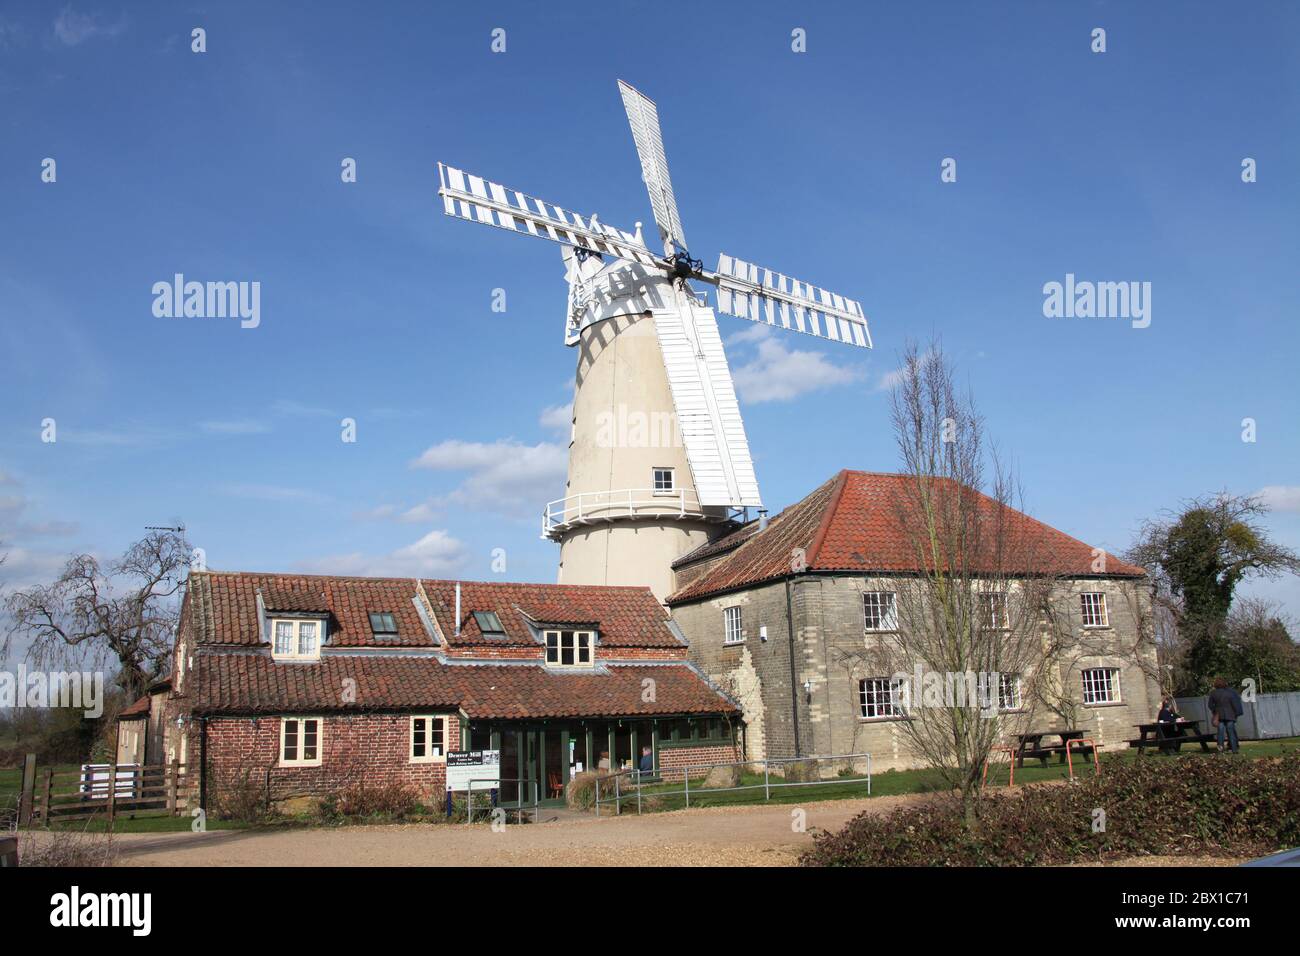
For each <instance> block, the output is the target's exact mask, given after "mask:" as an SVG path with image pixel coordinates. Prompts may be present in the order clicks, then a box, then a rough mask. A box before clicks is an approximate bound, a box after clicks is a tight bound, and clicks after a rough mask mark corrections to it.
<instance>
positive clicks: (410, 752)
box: [406, 714, 451, 763]
mask: <svg viewBox="0 0 1300 956" xmlns="http://www.w3.org/2000/svg"><path fill="white" fill-rule="evenodd" d="M421 720H422V721H424V722H425V724H424V755H423V756H416V753H415V724H416V721H421ZM434 721H437V722H438V723H439V724H441V725H442V747H441V750H442V753H439V754H433V753H431V752H430V751H432V750H433V747H431V746H430V741H429V736H430V735H429V731H430V729H432V727H433V726H434ZM450 724H451V721H450V719H449V718H448V717H447V715H446V714H412V715H411V719H410V721H409V722H408V728H409V732H408V734H407V738H406V756H407V761H408V762H409V763H446V762H447V751H448V750H450V749H451V746H450V740H451V726H450Z"/></svg>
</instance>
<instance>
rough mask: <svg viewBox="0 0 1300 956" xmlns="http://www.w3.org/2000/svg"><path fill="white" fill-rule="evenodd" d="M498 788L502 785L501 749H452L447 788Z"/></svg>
mask: <svg viewBox="0 0 1300 956" xmlns="http://www.w3.org/2000/svg"><path fill="white" fill-rule="evenodd" d="M471 780H472V781H473V782H474V789H475V790H497V789H500V787H501V751H499V750H452V751H450V752H449V753H448V754H447V790H448V792H450V791H453V790H468V789H469V788H470V781H471Z"/></svg>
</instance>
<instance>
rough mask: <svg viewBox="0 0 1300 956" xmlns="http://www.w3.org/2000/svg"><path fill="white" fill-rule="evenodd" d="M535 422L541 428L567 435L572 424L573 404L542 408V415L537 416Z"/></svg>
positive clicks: (570, 402)
mask: <svg viewBox="0 0 1300 956" xmlns="http://www.w3.org/2000/svg"><path fill="white" fill-rule="evenodd" d="M537 421H538V424H540V425H541V426H542V427H543V428H547V429H550V430H552V431H557V432H566V433H567V432H568V431H569V427H570V426H571V425H572V424H573V402H572V401H569V402H566V403H564V404H563V405H552V406H550V407H549V408H543V409H542V414H541V415H539V416H538V418H537Z"/></svg>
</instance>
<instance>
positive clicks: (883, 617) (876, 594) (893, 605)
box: [862, 591, 898, 632]
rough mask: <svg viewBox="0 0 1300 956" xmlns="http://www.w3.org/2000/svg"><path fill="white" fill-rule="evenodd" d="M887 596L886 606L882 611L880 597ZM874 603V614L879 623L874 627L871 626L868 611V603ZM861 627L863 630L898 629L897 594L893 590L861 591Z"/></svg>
mask: <svg viewBox="0 0 1300 956" xmlns="http://www.w3.org/2000/svg"><path fill="white" fill-rule="evenodd" d="M886 595H888V596H889V602H888V607H886V608H884V609H883V611H882V608H881V604H880V599H881V598H883V597H885V596H886ZM873 602H874V604H875V611H876V616H877V618H878V620H879V622H880V623H879V624H878V625H877V626H876V627H872V626H871V615H870V613H868V610H867V608H868V605H870V604H872V603H873ZM862 629H863V630H864V631H868V632H871V631H896V630H898V595H897V594H896V593H895V592H893V591H863V592H862Z"/></svg>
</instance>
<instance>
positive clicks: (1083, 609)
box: [1079, 591, 1110, 628]
mask: <svg viewBox="0 0 1300 956" xmlns="http://www.w3.org/2000/svg"><path fill="white" fill-rule="evenodd" d="M1089 598H1096V599H1097V600H1096V601H1095V602H1094V606H1093V607H1092V608H1091V609H1089V607H1088V599H1089ZM1098 605H1099V606H1100V607H1101V620H1100V621H1096V620H1094V621H1093V623H1091V624H1089V623H1088V618H1089V617H1095V613H1096V610H1097V606H1098ZM1079 613H1080V614H1081V615H1082V616H1083V626H1084V627H1088V628H1102V627H1110V611H1109V610H1108V609H1107V607H1106V592H1105V591H1084V592H1082V593H1081V594H1080V595H1079Z"/></svg>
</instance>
